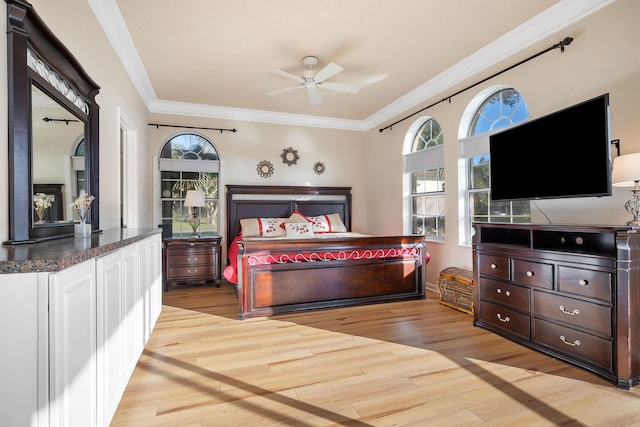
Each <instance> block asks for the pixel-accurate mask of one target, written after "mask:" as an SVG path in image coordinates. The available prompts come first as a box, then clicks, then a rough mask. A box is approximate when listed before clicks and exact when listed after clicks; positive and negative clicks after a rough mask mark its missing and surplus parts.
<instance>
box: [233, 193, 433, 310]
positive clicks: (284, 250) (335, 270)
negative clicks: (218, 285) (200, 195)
mask: <svg viewBox="0 0 640 427" xmlns="http://www.w3.org/2000/svg"><path fill="white" fill-rule="evenodd" d="M226 191H227V192H226V208H227V210H226V212H227V244H228V247H227V258H228V266H227V267H226V268H225V270H224V272H223V275H224V276H225V278H226V279H227V280H228V281H230V282H231V283H234V284H235V286H236V290H237V294H238V316H239V318H240V319H246V318H250V317H258V316H270V315H276V314H284V313H295V312H301V311H308V310H316V309H328V308H337V307H346V306H355V305H363V304H374V303H384V302H391V301H404V300H411V299H424V298H425V269H426V265H427V262H428V260H429V255H428V253H427V250H426V245H425V241H424V236H369V235H364V234H359V233H352V232H351V188H350V187H301V186H250V185H248V186H245V185H227V186H226ZM276 219H277V220H278V221H280V220H285V219H286V220H288V221H287V222H281V223H275V224H276V225H274V226H271V225H268V224H271V223H273V222H274V220H276ZM320 220H321V222H322V221H324V222H322V224H320V227H325V228H316V225H317V224H316V222H317V221H320ZM313 221H316V222H313ZM306 222H312V225H313V229H314V230H315V231H316V233H313V235H309V234H307V233H306V231H308V229H309V228H310V226H309V225H308V224H305V223H306ZM249 224H251V225H252V227H253V225H254V224H258V226H259V227H264V229H260V233H262V232H263V231H264V230H270V231H272V232H275V233H276V234H277V235H273V236H271V237H269V236H267V237H265V236H263V235H261V234H260V235H257V234H253V231H252V232H251V233H249V230H250V229H251V227H249ZM327 224H329V225H328V227H329V229H327ZM332 224H333V229H330V228H331V226H332ZM336 224H337V225H336ZM242 225H244V226H245V230H242ZM285 226H286V227H285ZM269 227H270V228H269ZM277 227H280V228H283V229H284V228H286V231H285V233H284V235H283V232H282V231H281V230H279V229H278V228H277ZM298 229H302V231H303V232H302V233H301V234H295V233H297V232H298V231H299V230H298ZM294 231H295V233H294ZM249 234H251V235H249ZM292 234H293V235H294V236H296V237H294V238H291V235H292Z"/></svg>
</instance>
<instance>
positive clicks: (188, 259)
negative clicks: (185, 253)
mask: <svg viewBox="0 0 640 427" xmlns="http://www.w3.org/2000/svg"><path fill="white" fill-rule="evenodd" d="M197 260H198V257H195V258H194V259H193V261H197ZM187 261H189V262H190V261H191V258H189V257H187Z"/></svg>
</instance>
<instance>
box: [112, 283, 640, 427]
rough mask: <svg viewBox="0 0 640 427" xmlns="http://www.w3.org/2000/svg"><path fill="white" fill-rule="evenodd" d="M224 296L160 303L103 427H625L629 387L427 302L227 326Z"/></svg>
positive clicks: (634, 410) (226, 292)
mask: <svg viewBox="0 0 640 427" xmlns="http://www.w3.org/2000/svg"><path fill="white" fill-rule="evenodd" d="M236 304H237V303H236V297H235V294H234V292H233V289H232V287H231V286H230V285H228V284H223V285H222V287H221V288H215V287H211V286H200V287H185V288H178V289H175V288H174V289H173V290H170V291H169V292H166V293H165V294H164V306H163V311H162V314H161V316H160V319H159V321H158V323H157V325H156V328H155V330H154V332H153V334H152V336H151V339H150V341H149V343H148V344H147V346H146V349H145V351H144V354H143V355H142V357H141V358H140V361H139V362H138V365H137V367H136V369H135V372H134V373H133V376H132V378H131V380H130V382H129V384H128V387H127V389H126V391H125V393H124V396H123V398H122V401H121V402H120V406H119V407H118V410H117V412H116V414H115V416H114V418H113V421H112V424H111V425H112V426H114V427H116V426H136V427H139V426H154V427H157V426H202V427H209V426H216V427H221V426H222V427H236V426H249V427H264V426H296V427H310V426H352V427H365V426H484V425H490V426H516V425H517V426H607V427H611V426H632V425H636V426H638V425H640V388H639V387H636V388H634V389H632V390H631V391H624V390H618V389H617V388H615V387H614V386H613V385H611V384H609V383H607V382H605V381H603V380H601V379H599V378H598V377H596V376H594V375H592V374H589V373H587V372H585V371H583V370H581V369H578V368H573V367H571V366H569V365H567V364H565V363H563V362H560V361H557V360H554V359H552V358H550V357H548V356H545V355H542V354H539V353H537V352H534V351H532V350H528V349H526V348H524V347H522V346H519V345H517V344H514V343H512V342H510V341H508V340H506V339H504V338H501V337H498V336H497V335H495V334H491V333H489V332H486V331H484V330H482V329H479V328H475V327H474V326H473V325H472V317H471V316H469V315H467V314H464V313H461V312H459V311H456V310H453V309H451V308H449V307H445V306H443V305H441V304H439V303H438V301H437V295H436V294H430V295H429V297H428V298H427V300H426V301H410V302H400V303H390V304H378V305H371V306H367V307H355V308H344V309H336V310H323V311H317V312H313V313H305V314H298V315H286V316H278V317H273V318H257V319H249V320H244V321H241V320H237V316H236Z"/></svg>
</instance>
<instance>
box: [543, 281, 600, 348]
mask: <svg viewBox="0 0 640 427" xmlns="http://www.w3.org/2000/svg"><path fill="white" fill-rule="evenodd" d="M533 309H534V313H533V315H534V316H535V317H546V318H549V319H555V320H559V321H561V322H563V323H569V324H571V325H573V326H577V327H579V328H582V329H590V330H592V331H595V332H599V333H601V334H603V335H606V336H607V337H610V336H611V307H608V306H604V305H600V304H596V303H592V302H588V301H582V300H579V299H575V298H569V297H563V296H560V295H553V294H549V293H546V292H540V291H534V293H533Z"/></svg>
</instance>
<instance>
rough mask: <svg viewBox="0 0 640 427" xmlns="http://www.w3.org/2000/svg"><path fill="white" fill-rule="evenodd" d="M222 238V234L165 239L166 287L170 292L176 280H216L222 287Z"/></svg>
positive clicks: (214, 281)
mask: <svg viewBox="0 0 640 427" xmlns="http://www.w3.org/2000/svg"><path fill="white" fill-rule="evenodd" d="M221 240H222V237H221V236H206V237H198V238H189V237H184V238H168V239H164V240H163V241H162V266H163V272H164V290H165V291H168V290H169V287H170V286H171V284H172V283H198V282H213V283H215V284H216V285H217V286H220V278H221V276H222V275H221V264H222V248H221V246H220V241H221Z"/></svg>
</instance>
